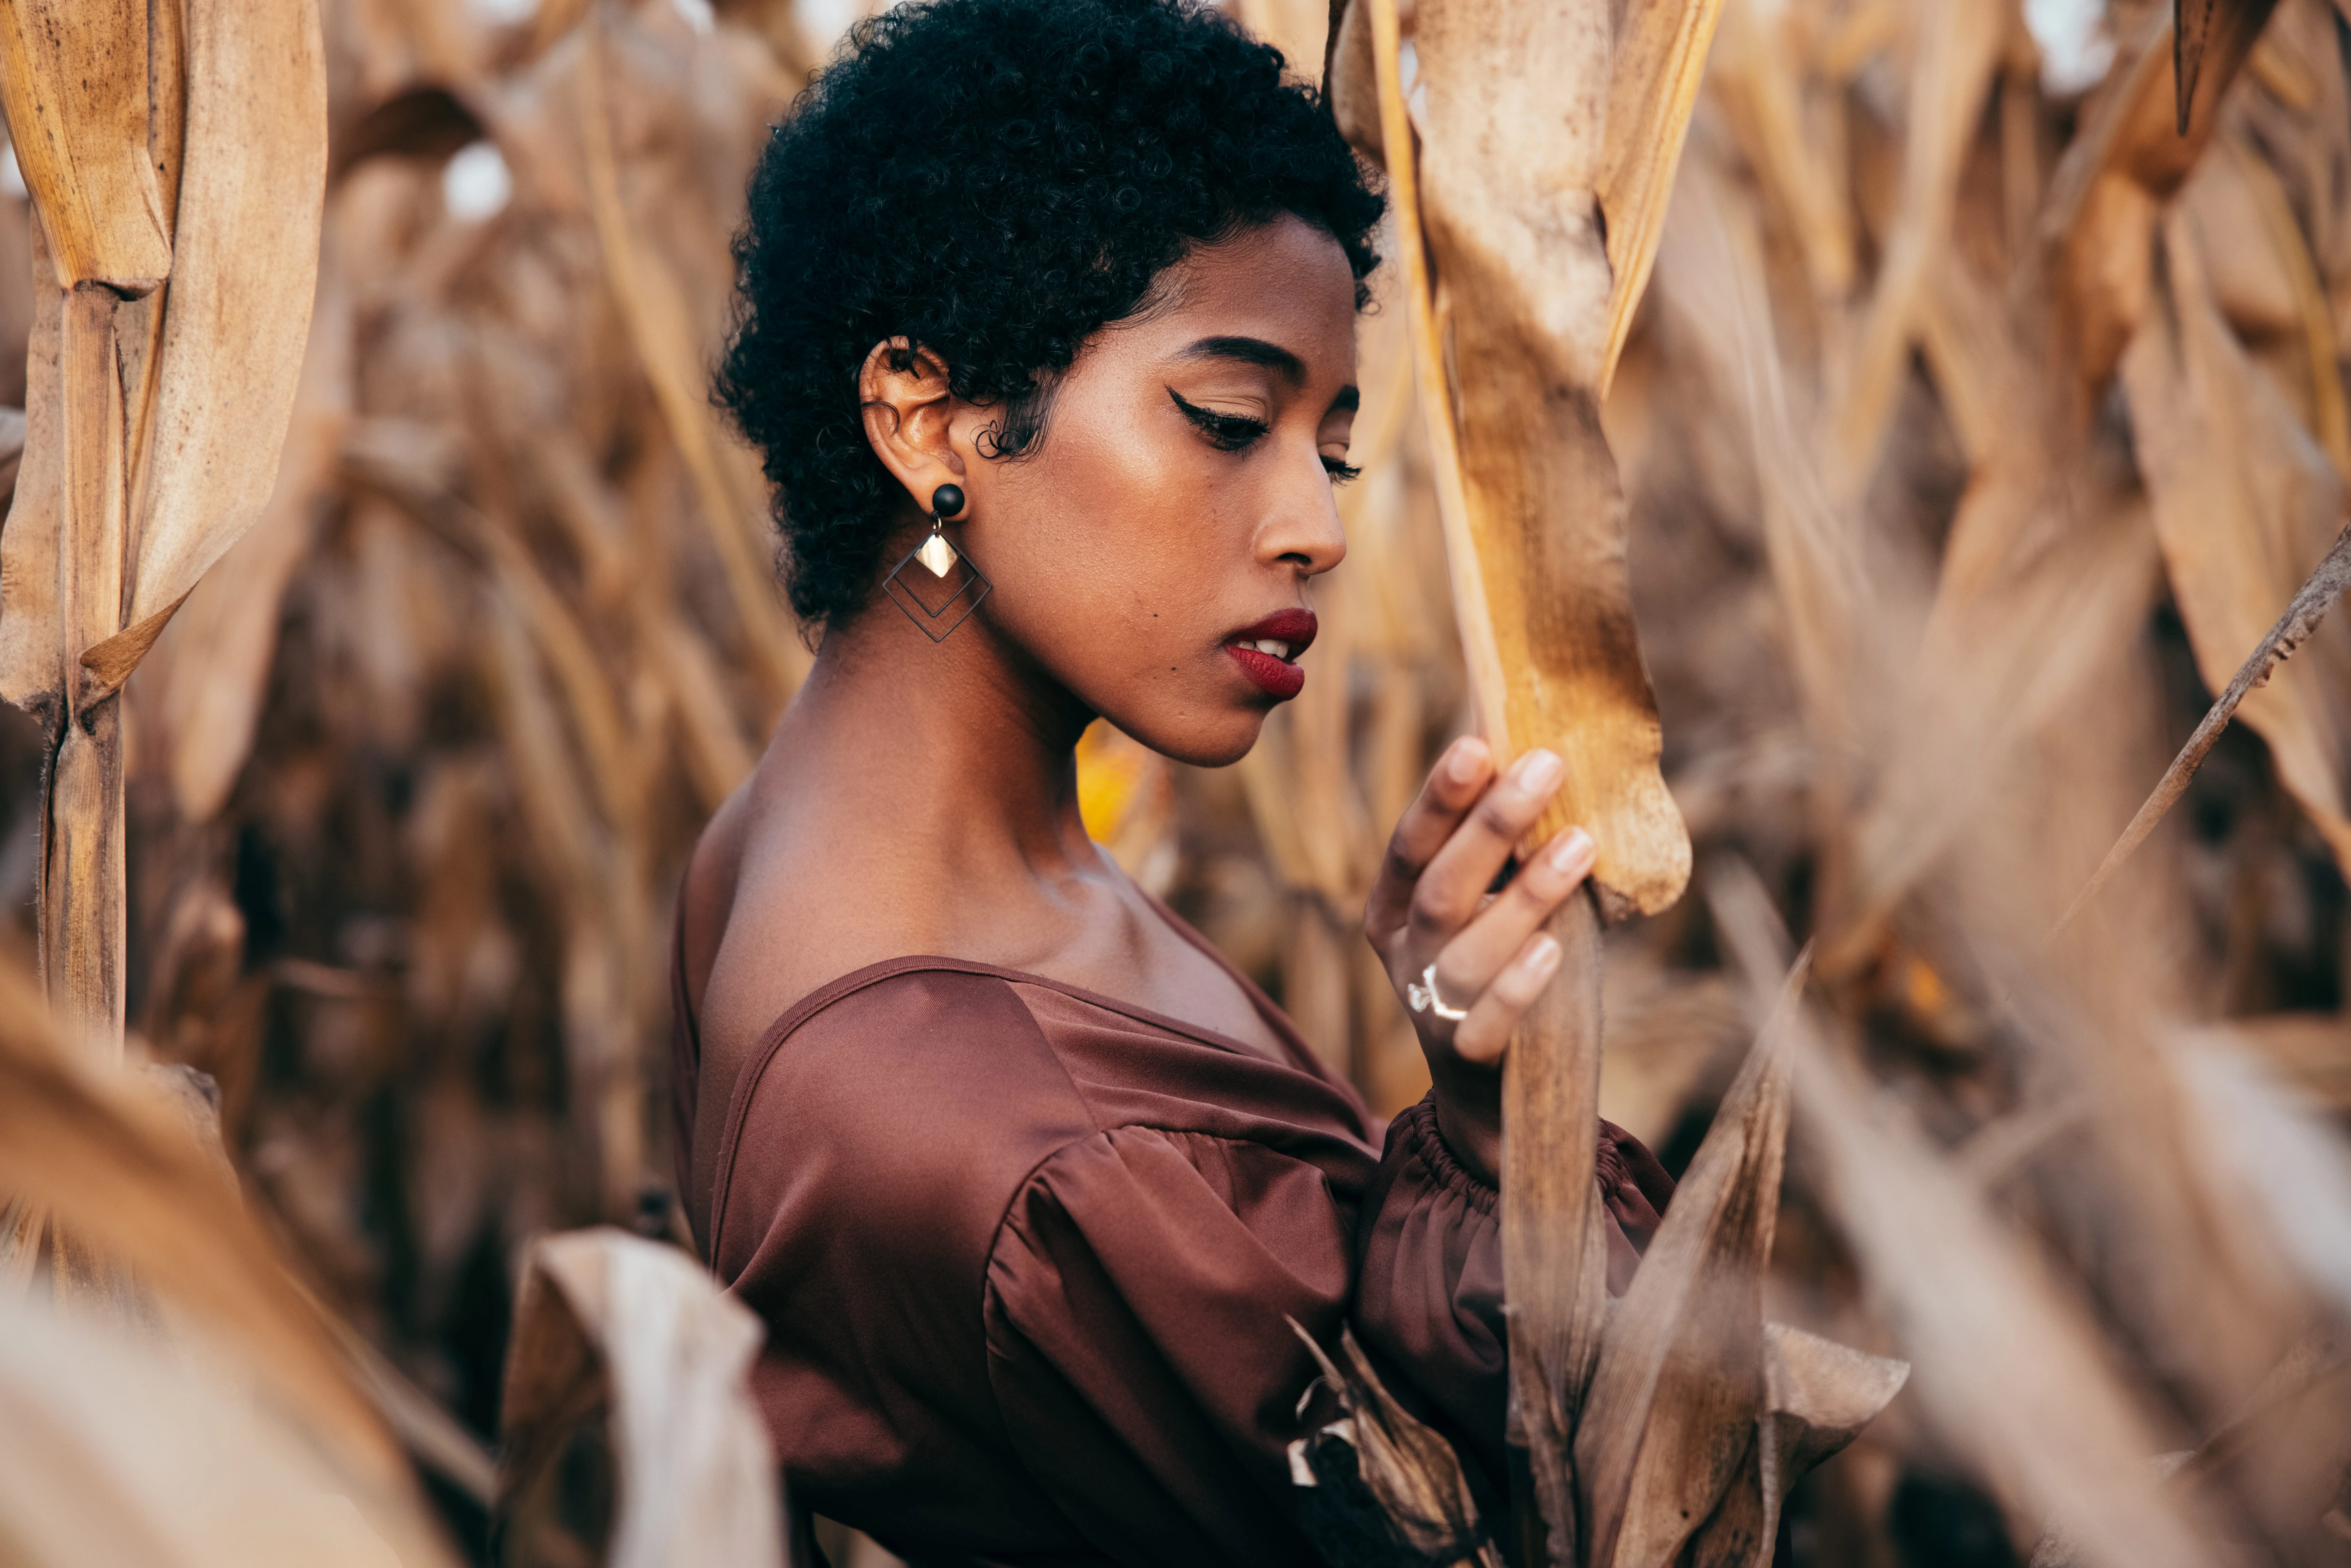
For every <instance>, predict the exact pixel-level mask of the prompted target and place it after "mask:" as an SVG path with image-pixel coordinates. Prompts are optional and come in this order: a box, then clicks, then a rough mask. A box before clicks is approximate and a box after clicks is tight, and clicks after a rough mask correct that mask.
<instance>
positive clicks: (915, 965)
mask: <svg viewBox="0 0 2351 1568" xmlns="http://www.w3.org/2000/svg"><path fill="white" fill-rule="evenodd" d="M1136 891H1137V892H1139V893H1141V892H1143V890H1142V889H1140V888H1138V889H1136ZM1143 897H1144V902H1146V903H1147V904H1150V905H1151V908H1152V911H1153V913H1155V914H1156V915H1158V916H1159V917H1160V918H1161V919H1162V920H1164V921H1165V922H1166V923H1167V925H1168V927H1169V929H1171V930H1173V931H1174V932H1175V935H1176V936H1180V937H1182V938H1183V939H1184V940H1185V941H1186V942H1188V943H1190V944H1191V945H1192V946H1194V947H1196V948H1197V949H1199V950H1200V951H1201V952H1202V953H1205V954H1206V955H1207V956H1208V959H1209V961H1210V962H1211V963H1213V964H1215V965H1216V966H1217V967H1218V968H1219V969H1222V970H1223V971H1224V972H1225V973H1226V975H1228V976H1229V977H1231V978H1232V980H1233V981H1234V983H1235V984H1237V985H1238V986H1239V987H1240V988H1241V994H1242V995H1243V996H1244V997H1246V998H1249V1006H1251V1007H1253V1008H1255V1009H1257V1013H1258V1016H1259V1018H1261V1019H1265V1021H1266V1022H1267V1024H1268V1025H1270V1027H1271V1028H1272V1030H1273V1032H1274V1036H1275V1038H1276V1039H1278V1040H1280V1042H1281V1045H1282V1048H1283V1050H1284V1051H1287V1052H1288V1054H1289V1056H1290V1061H1272V1060H1270V1059H1269V1058H1267V1057H1266V1056H1265V1055H1264V1054H1263V1053H1262V1052H1260V1051H1258V1050H1257V1049H1256V1048H1255V1047H1253V1046H1251V1045H1249V1043H1248V1042H1247V1041H1246V1040H1238V1039H1236V1038H1234V1037H1233V1036H1231V1035H1228V1034H1227V1033H1225V1032H1224V1031H1223V1030H1214V1029H1209V1028H1207V1026H1205V1025H1202V1024H1196V1023H1189V1022H1186V1020H1184V1019H1179V1018H1174V1017H1171V1016H1169V1015H1168V1014H1166V1013H1163V1012H1158V1011H1156V1010H1155V1009H1150V1008H1146V1007H1144V1006H1143V1005H1142V1004H1141V1003H1139V1002H1130V1001H1127V1000H1125V999H1124V998H1119V997H1113V996H1109V995H1107V994H1105V993H1103V992H1101V991H1095V990H1089V989H1088V988H1085V987H1083V986H1076V985H1071V983H1069V982H1068V981H1066V980H1057V979H1055V978H1054V977H1052V976H1050V975H1040V974H1038V973H1036V972H1035V971H1033V970H1029V969H1011V968H1007V967H1004V966H1002V965H1000V964H985V963H982V962H980V961H979V960H977V959H976V958H951V957H948V956H946V955H944V954H937V953H917V954H909V955H906V956H902V957H896V958H884V959H882V960H881V961H880V962H878V963H872V964H868V965H866V966H864V967H862V968H858V969H852V970H851V971H850V972H849V973H848V974H845V975H842V976H841V977H838V978H835V979H831V980H828V981H826V982H825V983H824V984H823V985H821V986H819V987H818V988H816V989H814V990H812V991H810V992H809V993H808V994H807V995H806V996H804V997H802V998H800V999H799V1000H798V1001H796V1002H794V1003H793V1004H792V1005H791V1006H790V1007H789V1008H786V1009H784V1010H783V1012H782V1013H780V1014H778V1016H777V1019H776V1021H775V1022H773V1023H771V1024H769V1025H768V1027H767V1029H766V1030H764V1031H762V1032H761V1034H760V1036H759V1039H758V1043H757V1044H755V1045H754V1046H753V1047H752V1048H751V1054H750V1055H749V1057H747V1059H746V1060H745V1061H744V1063H743V1068H742V1071H739V1072H737V1074H736V1076H735V1082H734V1084H733V1085H732V1087H731V1088H730V1089H729V1090H728V1092H727V1095H726V1120H725V1121H724V1122H723V1123H722V1124H720V1131H719V1139H718V1165H717V1166H716V1169H714V1170H713V1171H712V1173H711V1176H712V1181H711V1192H710V1207H711V1212H710V1250H711V1256H712V1257H713V1258H716V1256H717V1255H718V1239H719V1234H720V1231H721V1228H722V1227H723V1225H724V1223H725V1217H726V1187H727V1184H728V1182H729V1181H730V1179H731V1178H732V1176H733V1174H734V1168H735V1155H736V1151H737V1148H738V1147H739V1146H740V1145H741V1143H742V1139H743V1124H744V1122H745V1120H746V1119H747V1117H748V1116H749V1114H750V1108H751V1100H752V1098H753V1096H754V1095H755V1094H756V1093H757V1092H758V1086H759V1080H760V1079H761V1078H763V1077H765V1076H766V1074H767V1070H768V1063H769V1062H771V1061H774V1060H775V1056H776V1053H777V1051H779V1050H781V1049H782V1048H783V1043H784V1041H786V1040H789V1039H790V1038H791V1037H792V1034H793V1033H794V1031H796V1030H799V1027H800V1026H801V1025H802V1024H805V1023H807V1022H808V1021H809V1020H810V1019H812V1018H814V1017H815V1016H816V1015H817V1014H819V1013H820V1012H822V1011H823V1010H824V1009H827V1008H829V1007H831V1006H833V1005H834V1004H835V1003H837V1002H840V1001H841V1000H843V999H845V998H849V997H851V996H853V995H855V994H856V993H857V992H859V991H862V990H867V989H870V988H872V987H874V986H876V985H879V984H881V983H882V982H883V981H884V980H892V979H896V978H897V977H900V976H902V975H915V974H924V973H938V972H946V973H950V974H964V975H978V976H981V977H986V978H989V979H996V980H1001V981H1003V982H1005V983H1006V984H1008V985H1022V986H1038V987H1041V988H1044V989H1046V990H1050V991H1055V992H1059V993H1060V994H1061V995H1062V996H1065V997H1068V998H1071V999H1072V1000H1074V1001H1079V1002H1082V1003H1084V1004H1086V1005H1087V1006H1089V1007H1094V1008H1099V1009H1102V1010H1103V1011H1105V1012H1112V1013H1116V1014H1118V1015H1119V1016H1120V1017H1122V1018H1129V1019H1134V1020H1135V1021H1136V1022H1138V1023H1143V1024H1148V1025H1150V1026H1151V1027H1152V1028H1154V1029H1156V1030H1161V1031H1163V1032H1165V1033H1167V1034H1172V1035H1175V1036H1178V1037H1180V1038H1182V1039H1186V1040H1192V1041H1194V1042H1196V1043H1197V1044H1201V1045H1206V1046H1209V1047H1212V1048H1214V1049H1216V1050H1218V1051H1226V1052H1228V1053H1229V1054H1231V1055H1234V1056H1238V1057H1239V1058H1240V1059H1241V1060H1243V1061H1250V1062H1255V1063H1257V1064H1258V1065H1259V1066H1262V1067H1269V1068H1272V1069H1275V1070H1277V1071H1291V1072H1303V1073H1305V1074H1306V1075H1307V1076H1308V1077H1310V1078H1312V1079H1313V1080H1314V1081H1315V1082H1318V1083H1320V1084H1322V1085H1323V1086H1324V1087H1326V1088H1335V1089H1337V1090H1339V1091H1340V1092H1342V1093H1344V1094H1347V1095H1348V1096H1349V1097H1350V1098H1353V1086H1352V1085H1350V1084H1347V1083H1346V1082H1345V1081H1344V1080H1343V1079H1341V1078H1339V1077H1338V1076H1337V1075H1335V1074H1334V1073H1333V1072H1332V1071H1331V1069H1330V1068H1329V1067H1327V1066H1325V1065H1324V1064H1323V1062H1322V1059H1321V1058H1320V1057H1318V1056H1316V1055H1315V1054H1314V1051H1313V1048H1312V1047H1311V1046H1310V1045H1308V1044H1307V1043H1306V1040H1305V1037H1304V1036H1302V1035H1301V1034H1300V1033H1299V1032H1298V1026H1297V1025H1296V1024H1294V1023H1292V1022H1291V1021H1290V1019H1289V1017H1288V1016H1287V1015H1286V1014H1284V1013H1283V1012H1282V1010H1281V1009H1280V1007H1279V1006H1278V1005H1277V1004H1276V1003H1275V1002H1274V1000H1273V998H1271V997H1269V996H1267V995H1266V994H1265V992H1264V990H1263V989H1262V988H1260V987H1259V985H1258V984H1257V982H1256V981H1254V980H1252V979H1250V978H1249V977H1248V976H1247V975H1245V974H1243V973H1241V971H1240V970H1239V969H1238V967H1235V966H1234V964H1233V962H1232V960H1230V959H1228V958H1227V957H1226V956H1224V955H1223V954H1222V953H1220V952H1218V951H1217V948H1216V946H1215V945H1214V944H1212V943H1210V942H1209V941H1208V939H1207V937H1206V936H1202V935H1201V934H1200V933H1199V932H1196V931H1195V930H1193V929H1192V927H1191V926H1190V925H1188V924H1186V922H1185V921H1184V919H1183V918H1182V917H1181V916H1179V915H1176V913H1175V911H1174V910H1172V909H1170V908H1168V907H1167V906H1166V905H1165V904H1162V903H1161V902H1160V901H1159V900H1158V899H1156V898H1154V897H1153V896H1152V895H1151V894H1148V893H1144V894H1143ZM688 1020H689V1021H690V1022H692V1021H695V1020H693V1019H692V1018H691V1014H690V1013H689V1015H688ZM697 1028H698V1024H697Z"/></svg>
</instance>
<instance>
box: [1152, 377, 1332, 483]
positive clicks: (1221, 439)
mask: <svg viewBox="0 0 2351 1568" xmlns="http://www.w3.org/2000/svg"><path fill="white" fill-rule="evenodd" d="M1167 395H1168V396H1169V397H1171V398H1173V399H1174V400H1175V406H1176V408H1177V409H1178V410H1180V411H1181V412H1182V413H1183V415H1184V417H1185V418H1186V419H1188V420H1190V421H1191V422H1192V423H1193V424H1195V425H1196V426H1197V427H1198V428H1199V431H1200V434H1203V435H1205V436H1207V438H1208V443H1209V444H1210V445H1212V446H1214V447H1216V449H1217V451H1219V452H1238V451H1241V450H1242V449H1244V448H1245V447H1248V446H1249V445H1250V444H1253V443H1254V442H1256V441H1257V440H1258V439H1259V437H1261V436H1263V435H1264V434H1265V433H1266V430H1267V428H1268V427H1267V425H1266V423H1265V421H1263V420H1261V419H1250V418H1249V417H1248V416H1247V415H1245V414H1238V413H1217V411H1216V410H1215V409H1212V408H1202V407H1200V406H1199V405H1198V404H1197V403H1191V402H1185V401H1184V394H1183V393H1182V392H1177V391H1176V390H1175V388H1174V387H1169V388H1168V389H1167ZM1322 468H1323V471H1324V472H1325V473H1327V474H1329V475H1330V476H1331V483H1332V484H1333V485H1344V484H1346V483H1347V482H1348V481H1349V480H1351V479H1354V478H1358V477H1360V476H1362V474H1363V472H1364V471H1363V470H1362V469H1361V468H1358V467H1356V466H1355V465H1353V464H1352V463H1343V462H1341V461H1339V460H1338V459H1337V458H1333V457H1325V458H1324V459H1322Z"/></svg>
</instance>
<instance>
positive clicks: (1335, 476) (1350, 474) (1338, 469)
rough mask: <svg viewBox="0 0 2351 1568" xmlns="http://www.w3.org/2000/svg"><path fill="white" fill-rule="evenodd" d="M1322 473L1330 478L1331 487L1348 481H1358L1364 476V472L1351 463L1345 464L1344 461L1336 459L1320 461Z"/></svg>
mask: <svg viewBox="0 0 2351 1568" xmlns="http://www.w3.org/2000/svg"><path fill="white" fill-rule="evenodd" d="M1322 471H1323V472H1324V473H1325V474H1328V475H1330V476H1331V483H1332V484H1333V485H1344V484H1346V483H1348V482H1349V481H1350V480H1354V479H1360V478H1362V477H1363V476H1364V471H1363V470H1362V469H1361V468H1358V467H1356V466H1355V465H1353V464H1352V463H1349V462H1346V461H1345V460H1344V459H1342V458H1337V457H1325V458H1324V459H1322Z"/></svg>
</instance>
